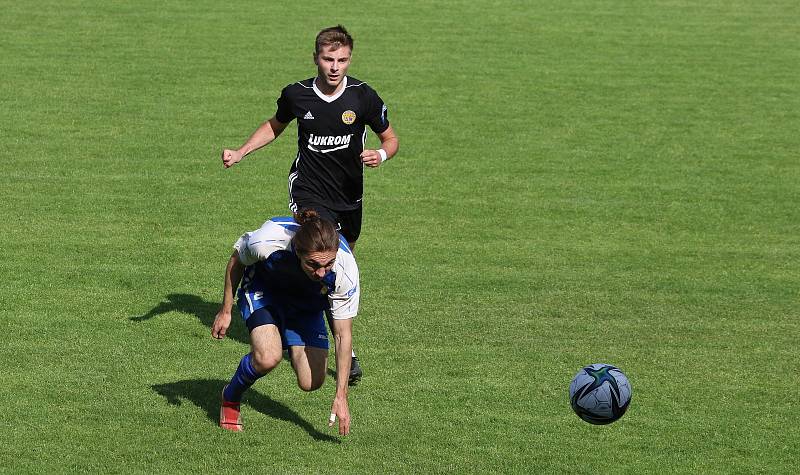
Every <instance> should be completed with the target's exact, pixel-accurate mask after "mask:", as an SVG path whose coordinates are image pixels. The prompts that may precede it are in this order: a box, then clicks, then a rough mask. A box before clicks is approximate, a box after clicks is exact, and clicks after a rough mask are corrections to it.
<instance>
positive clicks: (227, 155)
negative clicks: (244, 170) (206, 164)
mask: <svg viewBox="0 0 800 475" xmlns="http://www.w3.org/2000/svg"><path fill="white" fill-rule="evenodd" d="M242 156H243V154H241V153H239V151H238V150H230V149H227V148H226V149H225V150H223V151H222V165H223V166H224V167H225V168H230V167H232V166H233V165H234V164H236V163H239V161H240V160H241V159H242Z"/></svg>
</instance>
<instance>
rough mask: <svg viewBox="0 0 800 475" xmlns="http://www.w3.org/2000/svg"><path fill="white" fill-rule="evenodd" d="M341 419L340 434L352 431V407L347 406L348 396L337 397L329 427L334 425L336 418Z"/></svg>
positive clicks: (332, 407)
mask: <svg viewBox="0 0 800 475" xmlns="http://www.w3.org/2000/svg"><path fill="white" fill-rule="evenodd" d="M337 418H338V419H339V435H347V434H349V433H350V408H349V407H348V406H347V398H345V397H336V398H335V399H334V400H333V405H332V406H331V417H330V419H328V427H333V423H334V422H336V419H337Z"/></svg>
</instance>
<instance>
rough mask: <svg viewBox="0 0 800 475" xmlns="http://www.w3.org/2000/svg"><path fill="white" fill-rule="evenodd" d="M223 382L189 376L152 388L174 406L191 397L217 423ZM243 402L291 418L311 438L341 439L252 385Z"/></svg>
mask: <svg viewBox="0 0 800 475" xmlns="http://www.w3.org/2000/svg"><path fill="white" fill-rule="evenodd" d="M226 384H228V381H222V380H220V379H188V380H185V381H177V382H174V383H167V384H154V385H153V386H152V388H153V391H155V392H156V393H158V394H160V395H162V396H164V397H165V398H166V399H167V402H168V403H169V404H171V405H173V406H180V405H181V404H182V403H183V400H188V401H191V402H192V403H193V404H195V405H196V406H197V407H200V408H202V409H203V410H204V411H206V415H207V416H208V418H209V419H210V420H212V421H214V423H215V424H219V396H220V391H222V388H223V387H224V386H225V385H226ZM242 404H246V405H249V406H250V407H252V408H253V409H255V410H256V411H258V412H260V413H262V414H264V415H265V416H269V417H272V418H274V419H280V420H283V421H287V422H291V423H292V424H295V425H297V426H298V427H300V428H301V429H303V430H305V431H306V432H307V433H308V435H309V436H311V438H313V439H314V440H321V441H326V442H335V443H337V444H338V443H341V441H340V440H339V439H338V438H336V437H334V436H331V435H328V434H325V433H323V432H320V431H318V430H317V429H315V428H314V426H313V425H311V424H310V423H309V422H308V421H306V420H305V419H303V418H302V417H300V416H299V415H298V414H297V413H296V412H294V411H293V410H291V409H289V408H288V407H286V406H285V405H283V404H281V403H279V402H278V401H275V400H274V399H271V398H269V397H267V396H264V395H262V394H260V393H258V392H257V391H255V390H253V389H250V390H248V391H247V392H246V393H245V395H244V399H243V400H242ZM245 422H246V421H245ZM246 427H247V426H245V428H246ZM220 430H222V429H220Z"/></svg>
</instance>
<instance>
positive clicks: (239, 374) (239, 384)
mask: <svg viewBox="0 0 800 475" xmlns="http://www.w3.org/2000/svg"><path fill="white" fill-rule="evenodd" d="M251 359H252V354H250V353H248V354H246V355H244V357H243V358H242V361H240V362H239V367H238V368H236V372H235V373H234V374H233V378H231V382H230V383H228V386H227V387H226V388H225V391H223V392H222V397H224V398H225V400H226V401H230V402H239V401H241V400H242V394H243V393H244V392H245V391H247V388H249V387H250V386H252V385H253V383H255V382H256V380H257V379H258V378H260V377H261V376H264V375H263V374H258V373H257V372H256V370H255V368H253V364H252V362H251Z"/></svg>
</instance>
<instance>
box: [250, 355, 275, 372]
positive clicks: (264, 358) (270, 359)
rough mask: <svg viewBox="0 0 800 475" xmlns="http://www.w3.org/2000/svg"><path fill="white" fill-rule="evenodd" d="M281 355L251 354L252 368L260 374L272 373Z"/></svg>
mask: <svg viewBox="0 0 800 475" xmlns="http://www.w3.org/2000/svg"><path fill="white" fill-rule="evenodd" d="M281 357H282V356H281V354H280V353H273V352H253V360H252V364H253V368H255V370H256V371H258V372H259V373H261V374H266V373H268V372H270V371H272V370H273V369H274V368H275V367H276V366H278V363H280V362H281Z"/></svg>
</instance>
